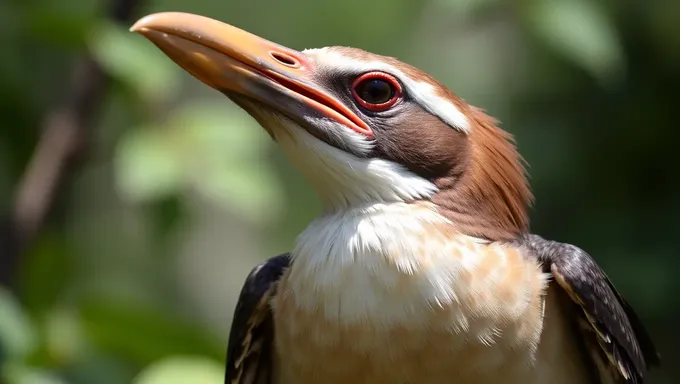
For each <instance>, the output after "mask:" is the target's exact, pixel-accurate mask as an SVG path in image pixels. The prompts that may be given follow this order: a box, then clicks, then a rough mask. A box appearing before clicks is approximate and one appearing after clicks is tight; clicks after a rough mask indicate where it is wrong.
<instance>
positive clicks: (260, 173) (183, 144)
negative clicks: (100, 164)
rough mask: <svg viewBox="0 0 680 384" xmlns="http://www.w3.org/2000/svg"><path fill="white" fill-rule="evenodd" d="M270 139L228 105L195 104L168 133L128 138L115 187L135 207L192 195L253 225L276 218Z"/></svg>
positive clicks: (172, 121) (153, 130) (174, 119)
mask: <svg viewBox="0 0 680 384" xmlns="http://www.w3.org/2000/svg"><path fill="white" fill-rule="evenodd" d="M269 146H270V139H269V136H268V135H267V134H266V133H265V132H264V130H263V129H262V128H260V127H259V126H258V125H257V123H255V121H254V120H253V119H252V118H250V117H249V116H248V115H247V114H245V113H244V112H243V111H241V110H238V109H236V108H235V107H233V106H230V104H228V103H227V102H219V103H207V104H205V103H201V104H191V105H187V106H185V107H183V108H181V109H179V110H178V111H177V112H176V113H175V114H173V115H171V116H170V117H169V118H168V120H167V122H166V124H165V127H164V128H160V127H148V128H141V129H137V130H134V131H132V132H130V133H129V134H128V135H127V136H126V137H124V139H123V140H122V141H121V143H120V145H119V148H118V153H117V154H116V176H117V184H118V187H119V190H120V191H121V193H122V194H123V195H124V196H125V197H126V198H129V199H131V200H134V201H148V200H150V199H158V198H161V197H166V196H167V195H169V194H171V193H178V192H180V191H181V190H182V189H184V188H191V189H194V190H196V191H198V192H200V193H202V194H203V195H205V196H207V197H209V198H211V199H214V200H215V201H216V202H218V203H221V204H223V205H225V206H226V207H227V208H230V209H233V210H234V211H236V212H237V213H241V214H243V215H244V216H245V217H247V218H250V219H256V220H257V219H263V218H265V213H266V216H267V217H271V216H272V210H275V208H276V207H278V206H280V205H281V204H280V202H279V199H280V197H281V185H280V182H279V180H278V179H277V176H276V171H275V170H274V168H273V166H272V165H271V163H270V162H269V161H267V160H268V156H267V155H268V152H267V151H268V149H269Z"/></svg>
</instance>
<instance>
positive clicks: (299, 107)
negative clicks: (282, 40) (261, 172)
mask: <svg viewBox="0 0 680 384" xmlns="http://www.w3.org/2000/svg"><path fill="white" fill-rule="evenodd" d="M131 31H133V32H138V33H140V34H142V35H144V36H145V37H146V38H147V39H149V40H151V42H153V43H154V44H155V45H156V46H158V47H159V48H160V49H161V50H162V51H163V52H164V53H165V54H166V55H168V57H170V59H172V60H173V61H174V62H175V63H177V64H178V65H179V66H180V67H182V68H184V69H185V70H186V71H187V72H189V73H190V74H191V75H193V76H194V77H196V78H197V79H199V80H201V81H202V82H203V83H205V84H207V85H209V86H210V87H212V88H214V89H216V90H218V91H221V92H223V93H225V94H227V95H229V94H238V95H242V96H245V97H247V98H249V99H252V100H255V101H258V102H260V103H262V104H264V105H266V106H268V107H269V108H272V109H274V110H277V111H279V112H280V113H283V114H284V115H287V116H288V117H289V118H291V119H292V120H294V121H301V120H303V115H316V116H320V117H323V118H328V119H332V120H334V121H336V122H338V123H340V124H342V125H345V126H347V127H348V128H350V129H352V130H354V131H356V132H358V133H361V134H363V135H366V136H371V135H372V130H371V129H370V127H369V126H368V125H366V123H365V122H363V121H362V120H361V119H360V118H359V117H358V116H357V115H356V114H355V113H354V112H352V110H350V109H349V108H347V106H345V105H344V104H343V103H342V102H341V101H340V100H338V99H337V98H335V97H333V96H331V95H330V94H329V93H328V92H326V91H325V90H324V89H323V87H321V86H319V85H318V84H317V83H316V82H315V80H314V79H315V75H316V71H317V67H316V66H315V63H314V61H313V60H312V59H310V58H309V57H308V56H307V55H305V54H304V53H302V52H298V51H295V50H292V49H290V48H286V47H284V46H281V45H279V44H276V43H273V42H271V41H268V40H265V39H263V38H261V37H258V36H256V35H253V34H251V33H249V32H246V31H244V30H241V29H238V28H236V27H233V26H231V25H228V24H225V23H222V22H219V21H217V20H213V19H210V18H207V17H203V16H197V15H192V14H188V13H179V12H166V13H157V14H153V15H149V16H146V17H144V18H142V19H141V20H139V21H137V23H135V25H133V26H132V28H131Z"/></svg>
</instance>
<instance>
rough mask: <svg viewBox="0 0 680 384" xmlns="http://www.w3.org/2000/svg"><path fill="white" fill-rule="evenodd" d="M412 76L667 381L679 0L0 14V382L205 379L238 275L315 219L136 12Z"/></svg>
mask: <svg viewBox="0 0 680 384" xmlns="http://www.w3.org/2000/svg"><path fill="white" fill-rule="evenodd" d="M170 10H172V11H185V12H193V13H199V14H203V15H207V16H211V17H213V18H217V19H221V20H224V21H226V22H229V23H231V24H234V25H237V26H239V27H241V28H244V29H246V30H249V31H251V32H254V33H256V34H259V35H261V36H263V37H265V38H268V39H270V40H274V41H276V42H279V43H281V44H284V45H287V46H290V47H293V48H297V49H303V48H309V47H319V46H325V45H350V46H356V47H361V48H364V49H367V50H370V51H374V52H377V53H381V54H385V55H392V56H397V57H399V58H401V59H402V60H404V61H407V62H409V63H411V64H414V65H416V66H419V67H420V68H422V69H425V70H426V71H427V72H430V73H431V74H433V75H434V76H435V77H436V78H438V79H439V80H441V81H442V82H443V83H444V84H446V85H448V86H449V87H450V88H451V89H453V90H454V91H455V92H456V93H458V94H459V95H461V96H462V97H464V98H465V99H466V100H468V101H469V102H471V103H473V104H476V105H478V106H480V107H483V108H485V109H487V110H488V111H489V113H491V114H492V115H494V116H496V117H498V118H499V119H500V120H501V121H502V123H503V127H504V128H505V129H507V130H509V131H510V132H512V133H513V134H514V135H515V136H516V138H517V140H518V143H519V147H520V150H521V152H522V153H523V154H524V156H525V157H526V159H527V160H528V162H529V163H530V164H531V168H530V172H531V175H532V184H533V187H534V190H535V193H536V197H537V203H536V205H535V208H534V210H533V211H532V220H533V221H532V226H533V230H534V231H535V232H538V233H540V234H542V235H544V236H546V237H549V238H552V239H556V240H561V241H567V242H571V243H574V244H577V245H579V246H581V247H582V248H584V249H586V250H588V251H589V252H590V253H591V254H592V255H593V256H594V257H595V258H596V260H597V261H598V262H599V263H600V265H601V266H602V267H603V268H604V269H605V270H606V271H607V272H608V273H609V275H610V277H611V278H612V280H613V281H614V283H615V284H616V285H617V286H618V288H619V289H620V290H621V291H622V292H623V294H624V295H625V296H626V297H627V298H628V299H629V301H630V302H631V303H632V304H633V306H634V307H635V308H636V309H637V310H638V312H639V314H640V316H641V318H642V319H643V321H644V323H645V324H646V325H647V327H648V328H649V330H650V331H651V333H652V335H653V337H654V339H655V340H656V342H657V344H658V347H659V350H660V352H661V354H662V358H663V361H664V369H663V370H662V371H656V372H655V375H654V380H653V383H680V374H679V373H680V352H678V351H677V348H678V347H677V346H678V345H679V344H680V336H679V335H678V332H677V331H678V322H679V321H680V317H679V316H678V315H679V314H680V306H679V305H678V304H679V303H678V301H679V300H680V298H679V295H678V292H679V289H678V288H679V286H680V281H679V279H677V274H678V273H679V272H680V260H679V259H678V255H679V253H680V178H679V177H678V176H679V173H678V166H679V165H680V162H678V159H677V158H678V156H680V153H679V152H678V142H679V140H680V129H678V113H680V96H679V91H680V2H679V1H675V0H666V1H664V0H647V1H646V2H644V1H638V0H602V1H589V0H551V1H540V0H523V1H501V0H371V1H363V0H334V1H319V0H288V1H276V0H191V1H187V0H2V1H1V2H0V213H1V214H2V217H1V223H0V278H1V280H0V284H2V287H3V288H2V289H0V364H1V365H0V369H1V370H2V372H1V374H0V377H1V379H0V381H2V380H4V382H6V383H8V384H58V383H62V384H66V383H69V384H70V383H73V384H81V383H83V384H92V383H94V384H118V383H131V382H134V383H138V384H157V383H162V384H174V383H182V384H186V383H192V384H210V383H215V384H218V383H221V382H222V374H223V361H224V358H225V356H224V353H225V349H226V347H225V346H226V335H227V332H228V330H229V327H230V322H231V316H232V311H233V308H234V305H235V301H236V297H237V294H238V291H239V289H240V287H241V284H242V282H243V280H244V278H245V276H246V274H247V273H248V272H249V270H250V268H251V267H252V266H253V265H255V263H257V262H259V261H261V260H263V259H264V258H265V257H267V256H272V255H274V254H278V253H281V252H284V251H286V250H288V249H290V247H291V245H292V242H293V240H294V238H295V235H296V234H297V233H299V232H300V231H301V230H302V229H303V228H304V226H305V225H306V223H307V222H309V221H310V220H311V219H312V218H313V217H314V216H315V215H316V214H317V213H318V211H319V204H318V202H317V200H316V198H315V197H314V195H313V194H312V193H311V191H310V189H309V188H308V186H307V185H306V184H305V182H304V180H303V179H302V177H301V176H300V175H299V174H298V173H297V172H296V171H295V170H294V169H293V168H292V167H291V166H290V165H289V164H288V163H287V162H286V161H285V159H284V158H283V156H282V154H281V153H280V152H279V151H278V150H277V148H276V147H275V145H274V144H273V143H272V142H270V140H269V137H268V136H267V134H266V133H265V132H264V131H263V130H262V129H260V128H259V127H258V126H257V125H256V124H255V122H254V121H252V120H251V119H250V118H249V117H248V116H247V115H246V114H245V113H244V112H242V111H240V110H238V109H237V108H235V107H234V105H232V104H231V103H230V102H229V101H228V100H227V99H226V98H224V97H222V96H221V95H220V94H218V93H217V92H215V91H213V90H211V89H208V88H207V87H205V86H203V85H202V84H200V83H199V82H198V81H196V80H194V79H193V78H191V77H190V76H189V75H187V74H185V73H184V72H182V71H181V70H180V69H179V68H178V67H176V66H175V65H174V64H173V63H172V62H171V61H170V60H169V59H167V58H166V57H165V56H163V55H162V54H161V53H160V52H159V51H158V50H157V49H156V48H155V47H154V46H153V45H152V44H151V43H150V42H148V41H146V40H145V39H143V38H142V37H141V36H138V35H134V34H132V33H129V32H128V31H127V28H129V26H130V25H131V24H132V22H133V21H134V20H136V19H137V18H139V17H141V16H143V15H145V14H148V13H151V12H156V11H170Z"/></svg>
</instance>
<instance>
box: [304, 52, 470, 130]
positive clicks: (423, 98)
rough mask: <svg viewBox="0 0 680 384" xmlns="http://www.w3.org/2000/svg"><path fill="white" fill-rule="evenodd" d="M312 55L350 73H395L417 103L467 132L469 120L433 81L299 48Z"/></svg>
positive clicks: (368, 63) (384, 67) (342, 56)
mask: <svg viewBox="0 0 680 384" xmlns="http://www.w3.org/2000/svg"><path fill="white" fill-rule="evenodd" d="M302 52H303V53H306V54H311V55H318V54H321V55H323V65H329V63H331V64H330V65H333V66H334V67H335V68H337V69H341V70H342V69H343V68H345V69H346V70H351V71H352V72H369V71H382V72H386V73H389V74H391V75H393V76H396V77H397V78H398V79H399V80H400V81H401V82H402V84H403V86H404V88H406V91H407V92H408V94H409V95H410V96H411V97H412V98H413V99H414V100H415V101H416V102H418V104H419V105H420V106H421V107H422V108H423V109H425V110H427V111H428V112H430V113H431V114H432V115H434V116H437V117H439V118H440V119H442V121H444V122H445V123H447V124H448V125H450V126H452V127H454V128H456V129H458V130H460V131H462V132H464V133H469V132H470V123H469V121H468V119H467V118H466V117H465V115H464V114H463V113H462V112H461V111H460V110H458V108H457V107H456V106H455V105H454V104H453V103H451V102H450V101H449V100H447V99H445V98H443V97H441V96H439V95H437V92H436V89H435V87H433V86H432V84H429V83H425V82H421V81H416V80H413V79H411V78H410V77H408V76H406V74H405V73H404V72H402V71H400V70H399V69H397V68H395V67H394V66H392V65H389V64H385V63H381V62H379V61H375V62H365V61H360V60H356V59H353V58H350V57H347V56H344V55H342V54H341V53H339V52H336V51H333V50H332V49H328V48H327V47H326V48H317V49H305V50H304V51H302Z"/></svg>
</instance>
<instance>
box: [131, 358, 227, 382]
mask: <svg viewBox="0 0 680 384" xmlns="http://www.w3.org/2000/svg"><path fill="white" fill-rule="evenodd" d="M223 382H224V368H223V365H222V364H221V363H219V362H217V361H215V360H210V359H206V358H200V357H180V356H176V357H171V358H168V359H165V360H162V361H160V362H157V363H155V364H153V365H151V366H149V367H148V368H146V369H145V370H143V371H142V372H141V373H140V374H139V375H138V376H137V377H136V378H135V380H134V382H133V384H186V383H191V384H221V383H223Z"/></svg>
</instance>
